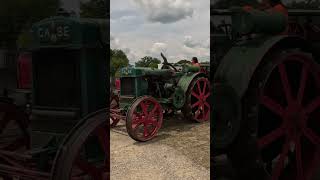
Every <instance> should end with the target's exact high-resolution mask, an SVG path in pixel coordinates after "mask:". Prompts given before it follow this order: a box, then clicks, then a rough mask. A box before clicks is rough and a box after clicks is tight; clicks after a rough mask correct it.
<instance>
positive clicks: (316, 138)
mask: <svg viewBox="0 0 320 180" xmlns="http://www.w3.org/2000/svg"><path fill="white" fill-rule="evenodd" d="M303 133H304V135H305V136H306V137H307V138H308V139H309V141H311V142H312V143H313V144H314V145H316V146H319V145H320V137H319V136H318V135H316V134H315V133H314V132H313V131H312V130H311V129H310V128H307V127H305V128H303Z"/></svg>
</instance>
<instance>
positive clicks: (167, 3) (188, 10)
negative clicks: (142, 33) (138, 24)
mask: <svg viewBox="0 0 320 180" xmlns="http://www.w3.org/2000/svg"><path fill="white" fill-rule="evenodd" d="M134 2H135V3H136V4H137V5H138V6H139V7H140V8H141V9H142V10H143V11H144V12H145V13H146V17H147V19H148V20H149V21H151V22H160V23H164V24H165V23H173V22H176V21H179V20H182V19H185V18H187V17H192V15H193V11H194V10H193V8H192V6H191V3H190V2H189V0H134Z"/></svg>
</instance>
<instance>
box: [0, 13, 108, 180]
mask: <svg viewBox="0 0 320 180" xmlns="http://www.w3.org/2000/svg"><path fill="white" fill-rule="evenodd" d="M107 29H108V24H107V22H106V20H105V19H83V18H78V17H73V16H72V15H71V14H68V13H66V12H64V11H61V12H60V13H59V14H58V15H57V16H54V17H50V18H46V19H44V20H42V21H40V22H38V23H36V24H34V25H33V26H32V44H31V46H30V49H29V51H30V52H31V55H32V62H31V65H32V68H31V69H32V76H31V77H32V87H31V90H32V96H31V100H32V101H31V102H32V104H31V113H30V115H26V114H25V113H23V112H21V110H20V109H17V108H15V106H14V105H13V104H12V103H10V102H9V103H8V102H5V103H6V105H5V106H2V104H4V103H2V102H0V105H1V107H0V108H1V110H2V109H5V112H6V113H5V114H4V117H5V119H6V121H5V124H7V123H6V122H16V123H13V125H14V126H3V123H2V122H0V124H1V123H2V125H0V129H1V131H3V130H4V131H6V132H11V129H12V127H14V129H15V131H14V132H15V134H19V136H8V138H7V139H6V140H5V141H4V142H3V140H4V139H3V138H1V139H0V179H20V180H33V179H37V180H42V179H43V180H48V179H50V180H69V179H70V180H71V179H92V180H107V179H109V172H110V170H109V164H110V162H109V132H110V131H109V122H108V112H109V111H108V110H107V109H108V104H107V103H106V102H108V99H107V94H108V88H107V86H106V82H107V80H108V73H107V72H108V69H109V68H108V61H107V52H108V48H107V44H108V43H109V42H108V38H107V37H108V36H109V33H108V32H107ZM20 75H21V77H23V78H25V77H26V75H25V73H23V74H20ZM0 116H1V114H0ZM0 137H1V136H0ZM12 137H18V138H12Z"/></svg>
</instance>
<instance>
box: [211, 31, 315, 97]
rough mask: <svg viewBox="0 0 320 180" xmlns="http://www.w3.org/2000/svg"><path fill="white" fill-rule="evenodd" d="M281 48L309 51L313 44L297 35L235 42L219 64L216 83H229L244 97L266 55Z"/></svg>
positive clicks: (215, 78) (239, 95) (237, 93)
mask: <svg viewBox="0 0 320 180" xmlns="http://www.w3.org/2000/svg"><path fill="white" fill-rule="evenodd" d="M281 48H290V49H291V48H292V49H294V48H300V49H302V50H304V51H306V52H308V51H310V49H311V46H310V44H309V43H308V42H307V41H306V40H304V39H302V38H299V37H296V36H273V37H265V38H260V39H253V40H249V41H246V42H244V43H243V42H242V43H238V44H235V45H234V46H233V47H232V48H231V49H230V51H229V52H228V53H227V54H226V55H225V56H224V58H223V59H222V61H221V63H220V65H219V66H218V68H217V71H216V73H215V77H214V83H224V84H227V85H228V86H230V87H231V88H233V89H234V91H235V93H236V95H237V96H238V97H239V98H242V97H243V95H244V93H245V92H246V90H247V88H248V86H249V83H250V80H251V78H252V76H253V74H254V72H255V70H256V69H257V67H258V66H259V64H260V63H261V61H262V60H263V59H264V57H265V56H266V55H268V53H271V52H273V51H274V50H280V49H281Z"/></svg>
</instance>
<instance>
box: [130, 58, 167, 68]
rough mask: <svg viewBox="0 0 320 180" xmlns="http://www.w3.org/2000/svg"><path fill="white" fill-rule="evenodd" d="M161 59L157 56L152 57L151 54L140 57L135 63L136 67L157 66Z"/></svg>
mask: <svg viewBox="0 0 320 180" xmlns="http://www.w3.org/2000/svg"><path fill="white" fill-rule="evenodd" d="M160 63H161V61H160V60H159V59H157V58H153V57H151V56H145V57H143V58H141V60H139V61H138V62H136V63H135V65H136V67H151V68H158V64H160Z"/></svg>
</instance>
